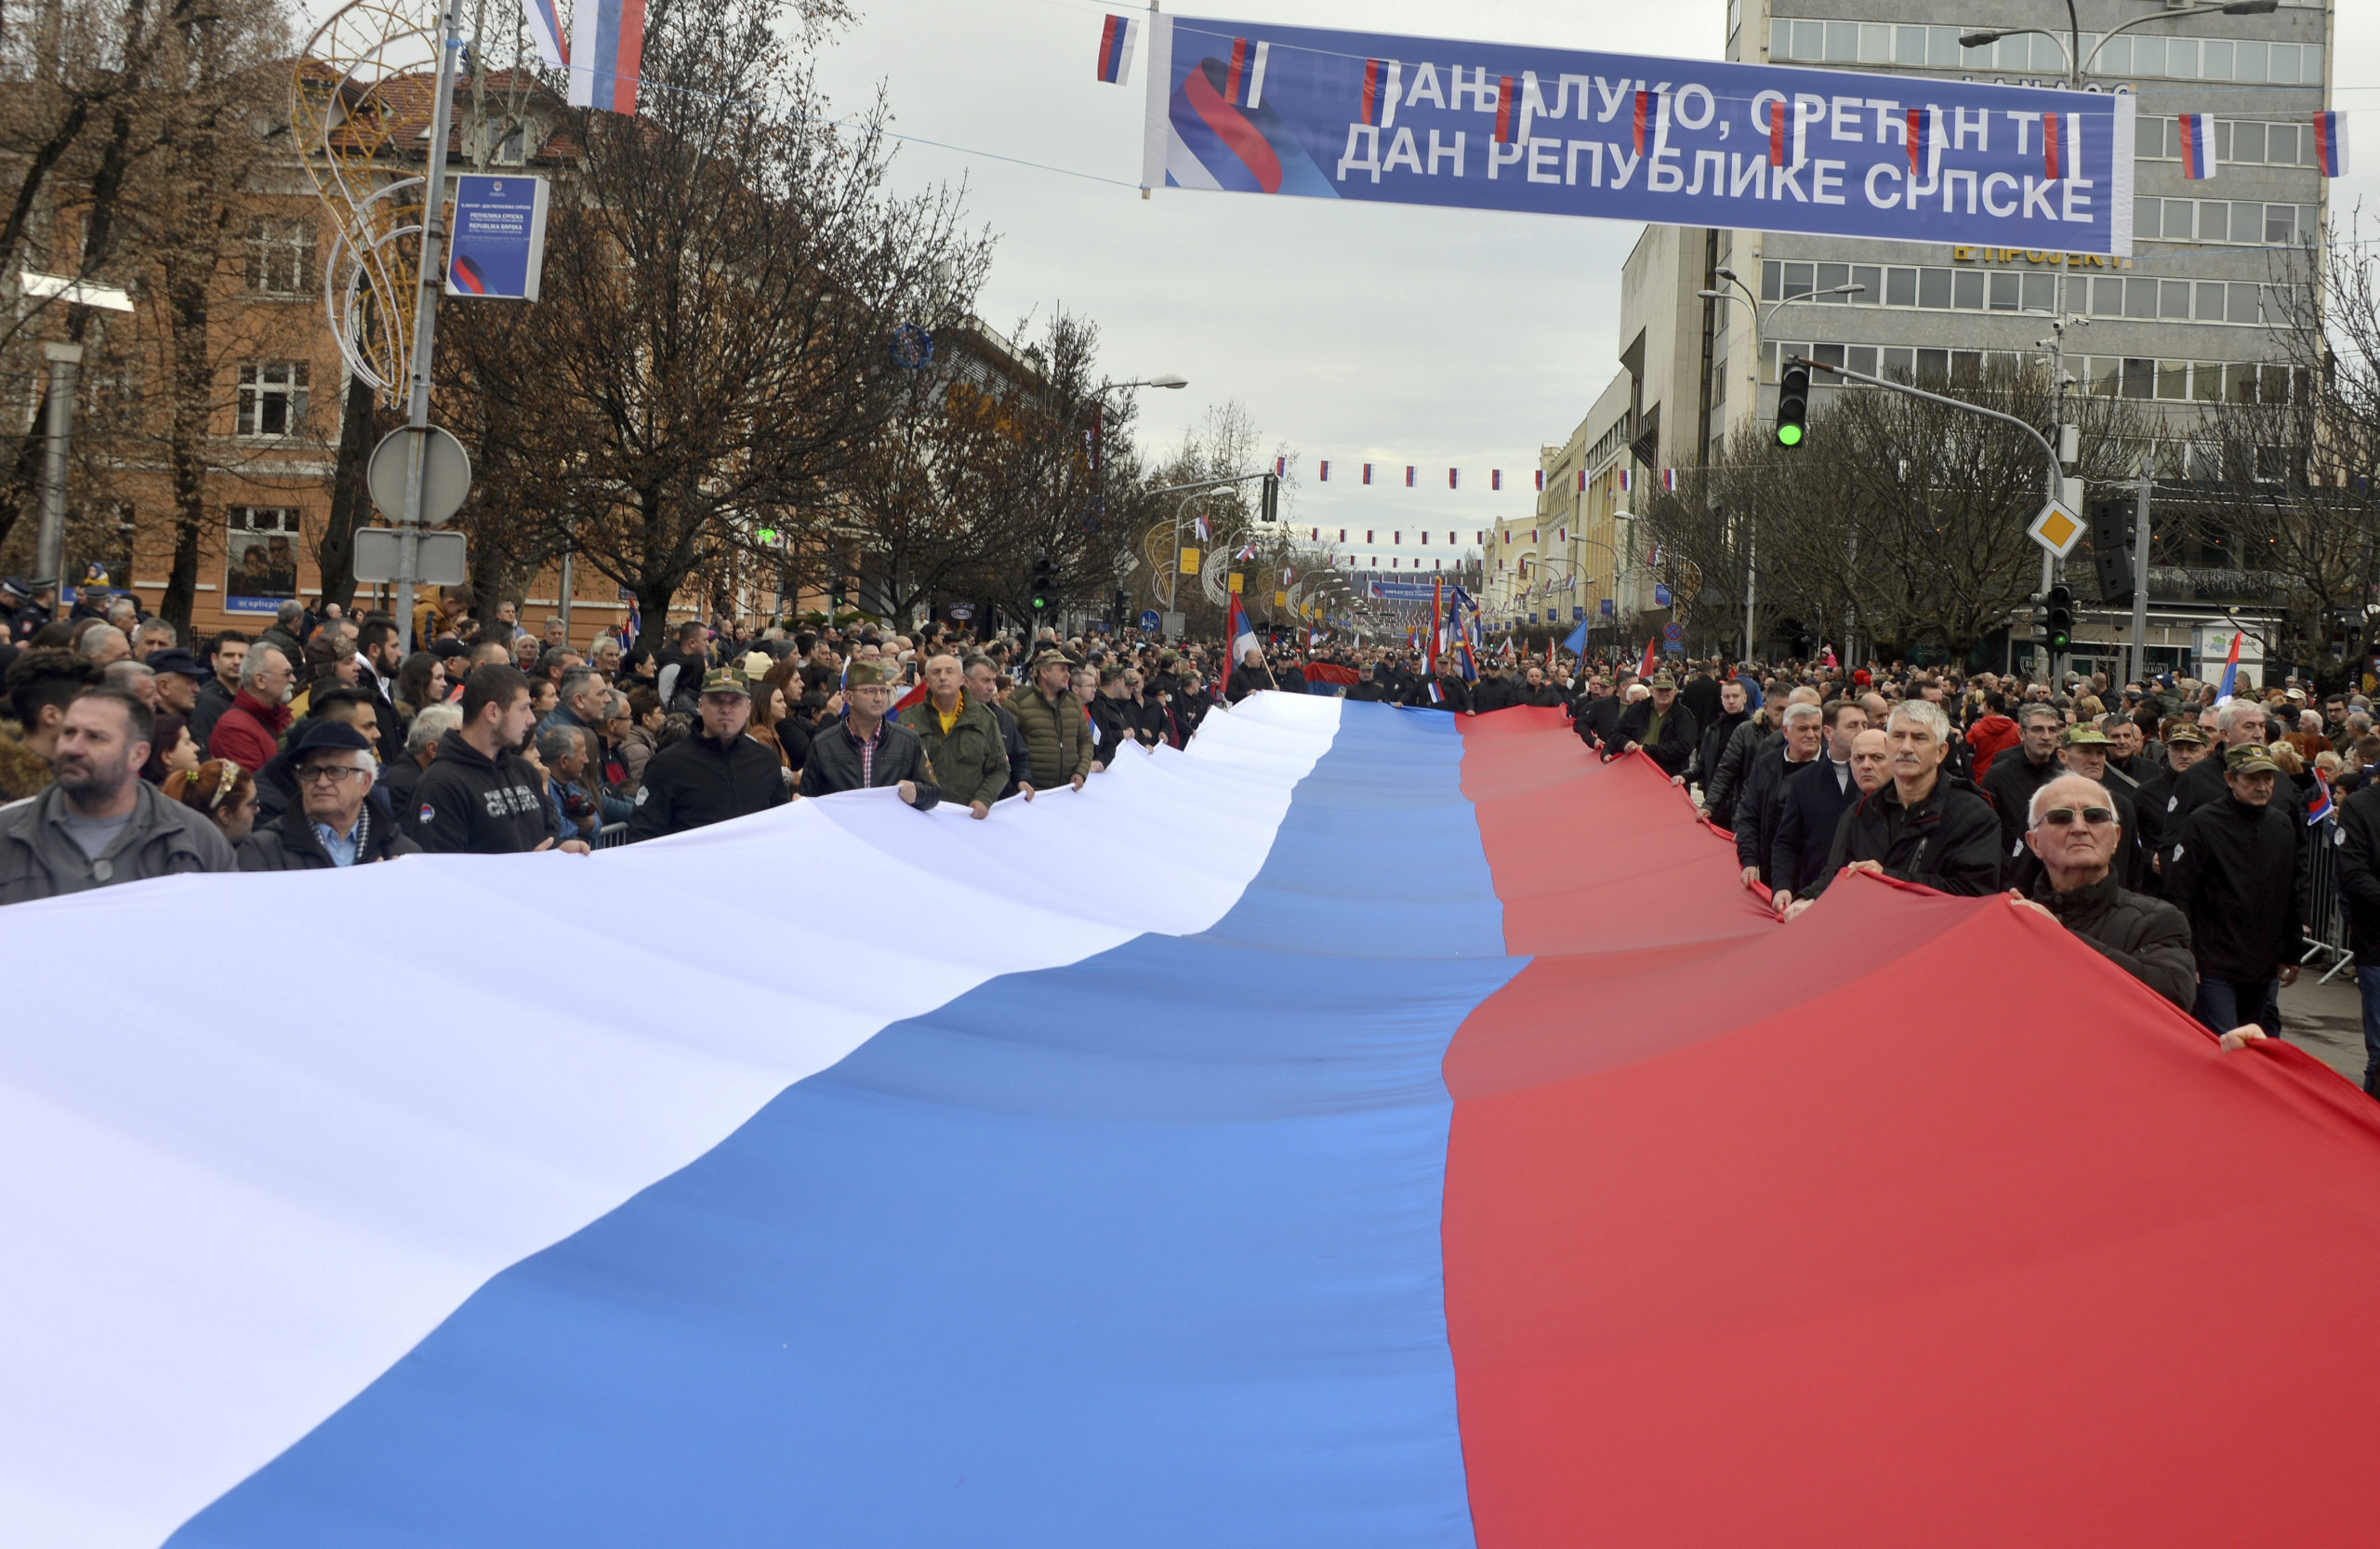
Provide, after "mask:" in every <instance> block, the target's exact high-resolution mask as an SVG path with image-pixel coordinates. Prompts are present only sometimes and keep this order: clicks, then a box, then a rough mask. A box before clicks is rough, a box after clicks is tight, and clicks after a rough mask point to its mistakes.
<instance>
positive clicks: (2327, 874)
mask: <svg viewBox="0 0 2380 1549" xmlns="http://www.w3.org/2000/svg"><path fill="white" fill-rule="evenodd" d="M2338 829H2339V820H2338V817H2337V815H2336V814H2333V815H2332V816H2329V817H2326V818H2324V819H2322V821H2321V822H2320V823H2316V824H2313V825H2311V826H2310V827H2309V828H2308V830H2307V843H2309V844H2310V845H2312V846H2313V849H2314V854H2312V855H2311V856H2310V857H2309V858H2308V859H2307V868H2308V869H2309V870H2310V871H2311V872H2312V873H2313V875H2312V877H2311V879H2310V880H2309V881H2308V883H2307V886H2308V889H2309V892H2310V894H2311V897H2310V899H2309V900H2308V902H2307V918H2306V955H2305V956H2303V957H2301V958H2299V959H2298V961H2299V962H2300V963H2310V962H2312V961H2313V960H2315V959H2316V958H2319V957H2321V956H2322V955H2323V954H2324V953H2328V954H2329V955H2330V956H2331V958H2332V960H2333V961H2332V962H2331V965H2330V967H2329V968H2328V969H2326V970H2325V971H2324V972H2323V973H2322V978H2321V982H2322V983H2323V984H2329V983H2330V982H2331V981H2332V980H2333V979H2335V978H2337V977H2338V976H2339V975H2340V974H2342V973H2346V972H2347V970H2348V969H2349V968H2351V967H2353V966H2354V965H2355V954H2354V953H2353V952H2352V951H2350V950H2348V948H2347V899H2346V897H2345V896H2344V895H2343V894H2341V893H2340V892H2339V860H2338V848H2339V846H2338V839H2339V833H2338Z"/></svg>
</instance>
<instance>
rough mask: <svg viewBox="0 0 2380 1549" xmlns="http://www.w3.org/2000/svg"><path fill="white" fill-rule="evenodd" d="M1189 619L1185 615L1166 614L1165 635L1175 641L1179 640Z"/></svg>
mask: <svg viewBox="0 0 2380 1549" xmlns="http://www.w3.org/2000/svg"><path fill="white" fill-rule="evenodd" d="M1189 617H1190V616H1189V615H1187V614H1181V613H1170V614H1167V615H1166V616H1165V618H1164V624H1165V632H1166V634H1167V635H1168V636H1169V637H1170V638H1172V639H1175V640H1179V639H1181V638H1182V632H1183V629H1186V628H1187V627H1188V623H1189Z"/></svg>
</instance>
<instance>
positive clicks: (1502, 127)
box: [1496, 75, 1513, 145]
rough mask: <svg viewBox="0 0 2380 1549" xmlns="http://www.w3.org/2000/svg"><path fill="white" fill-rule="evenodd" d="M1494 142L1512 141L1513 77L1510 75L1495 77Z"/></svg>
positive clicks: (1506, 143)
mask: <svg viewBox="0 0 2380 1549" xmlns="http://www.w3.org/2000/svg"><path fill="white" fill-rule="evenodd" d="M1496 143H1497V144H1499V145H1510V144H1511V143H1513V78H1512V77H1511V76H1510V75H1500V76H1498V77H1497V78H1496Z"/></svg>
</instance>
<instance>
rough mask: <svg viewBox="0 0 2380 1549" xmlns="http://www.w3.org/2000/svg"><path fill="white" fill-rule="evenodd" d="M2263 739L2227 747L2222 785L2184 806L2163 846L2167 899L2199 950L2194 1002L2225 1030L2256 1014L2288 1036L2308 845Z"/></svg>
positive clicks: (2271, 1030) (2270, 1029)
mask: <svg viewBox="0 0 2380 1549" xmlns="http://www.w3.org/2000/svg"><path fill="white" fill-rule="evenodd" d="M2279 773H2280V770H2279V767H2278V766H2277V765H2275V764H2274V762H2273V761H2272V758H2271V755H2269V754H2268V753H2267V752H2266V751H2265V749H2264V748H2263V747H2262V746H2261V745H2260V744H2255V743H2250V744H2246V745H2244V746H2241V747H2237V748H2231V749H2230V750H2229V751H2228V752H2227V753H2226V754H2225V755H2224V760H2223V784H2224V794H2223V796H2222V797H2221V798H2219V799H2218V800H2215V801H2209V802H2206V803H2205V804H2203V805H2202V806H2200V807H2198V808H2197V809H2196V810H2194V811H2192V812H2190V813H2189V814H2188V815H2187V816H2185V817H2184V818H2183V819H2182V821H2181V823H2180V824H2179V826H2177V827H2175V830H2174V832H2173V834H2172V835H2171V836H2170V838H2169V839H2168V840H2167V841H2166V844H2165V850H2164V854H2163V855H2162V857H2161V858H2162V861H2163V863H2164V881H2165V901H2166V902H2167V903H2169V904H2171V905H2173V906H2174V907H2175V908H2177V909H2179V910H2181V911H2182V913H2183V914H2184V915H2186V916H2188V919H2189V922H2190V946H2191V949H2192V951H2193V952H2194V953H2195V955H2196V956H2197V959H2198V973H2199V985H2198V1001H2197V1004H2196V1005H2195V1006H2193V1007H2192V1008H2191V1010H2192V1011H2193V1012H2194V1013H2196V1015H2197V1016H2198V1019H2199V1020H2200V1021H2201V1022H2203V1023H2204V1024H2206V1026H2209V1027H2211V1028H2213V1029H2214V1030H2215V1032H2217V1033H2228V1032H2229V1031H2231V1030H2232V1029H2234V1028H2236V1027H2238V1026H2241V1024H2242V1023H2247V1022H2254V1023H2255V1024H2257V1025H2258V1026H2262V1027H2263V1028H2264V1030H2265V1031H2266V1032H2267V1033H2268V1034H2269V1035H2271V1036H2272V1037H2275V1038H2278V1037H2280V1036H2281V988H2282V986H2285V985H2290V984H2294V983H2295V982H2296V978H2297V956H2298V953H2299V951H2300V950H2302V948H2301V947H2300V944H2299V939H2298V938H2299V936H2300V934H2301V933H2302V929H2301V928H2302V924H2303V921H2304V920H2305V918H2306V903H2307V871H2308V867H2307V864H2306V847H2305V844H2304V843H2303V842H2302V840H2301V836H2300V835H2299V833H2298V831H2297V829H2298V823H2297V818H2296V815H2295V808H2294V804H2292V803H2288V802H2282V801H2274V800H2273V784H2274V776H2275V775H2278V774H2279Z"/></svg>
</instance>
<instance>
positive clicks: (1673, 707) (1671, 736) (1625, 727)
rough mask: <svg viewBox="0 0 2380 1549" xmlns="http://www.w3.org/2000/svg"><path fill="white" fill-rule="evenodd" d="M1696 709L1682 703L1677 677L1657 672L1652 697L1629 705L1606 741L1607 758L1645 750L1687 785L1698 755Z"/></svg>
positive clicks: (1605, 758)
mask: <svg viewBox="0 0 2380 1549" xmlns="http://www.w3.org/2000/svg"><path fill="white" fill-rule="evenodd" d="M1694 743H1695V728H1694V712H1693V711H1692V710H1689V709H1687V708H1686V707H1685V706H1684V705H1682V704H1680V703H1678V697H1677V680H1676V679H1674V678H1673V677H1671V676H1670V675H1669V674H1668V673H1666V672H1658V673H1655V674H1654V675H1653V692H1652V695H1651V696H1650V697H1648V698H1644V699H1639V700H1637V701H1636V703H1634V704H1633V705H1631V706H1629V707H1628V708H1627V710H1626V711H1624V712H1623V713H1622V714H1621V715H1620V723H1619V724H1618V725H1617V726H1615V727H1614V728H1613V729H1612V734H1611V740H1610V741H1608V742H1606V743H1605V744H1604V753H1603V756H1604V761H1605V762H1607V763H1608V762H1609V761H1612V760H1613V759H1616V758H1621V757H1624V756H1626V755H1627V754H1630V753H1637V752H1641V753H1643V754H1645V755H1646V757H1647V758H1650V759H1651V760H1652V761H1654V762H1655V763H1657V764H1659V765H1660V766H1661V773H1662V774H1664V775H1668V776H1669V777H1670V778H1671V780H1673V781H1674V782H1676V783H1678V784H1681V785H1682V784H1684V783H1685V781H1686V762H1687V761H1688V760H1690V759H1692V758H1693V757H1694Z"/></svg>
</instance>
